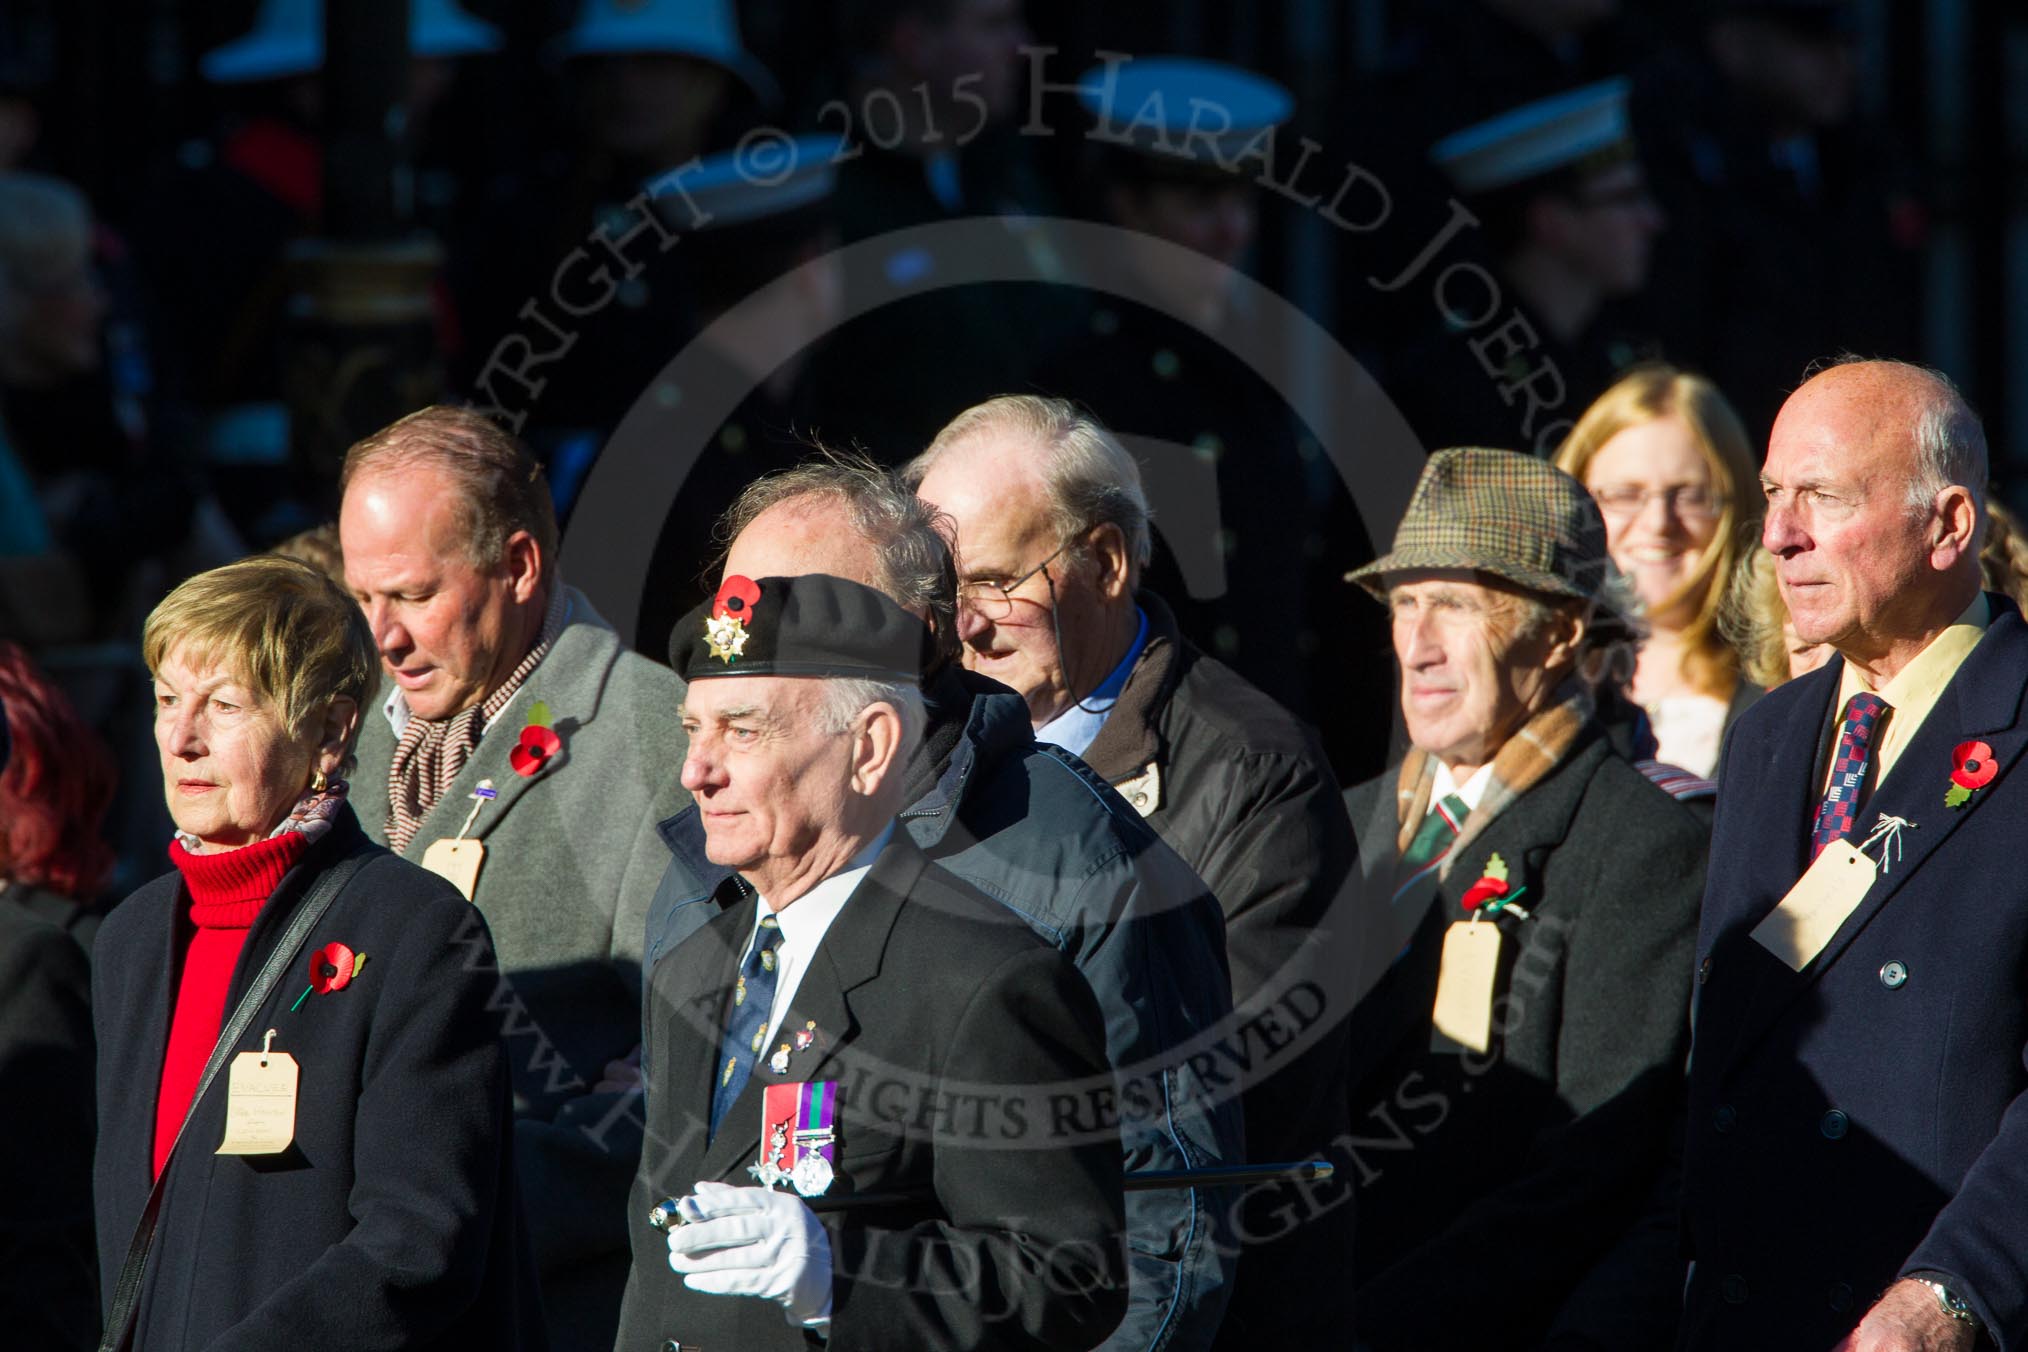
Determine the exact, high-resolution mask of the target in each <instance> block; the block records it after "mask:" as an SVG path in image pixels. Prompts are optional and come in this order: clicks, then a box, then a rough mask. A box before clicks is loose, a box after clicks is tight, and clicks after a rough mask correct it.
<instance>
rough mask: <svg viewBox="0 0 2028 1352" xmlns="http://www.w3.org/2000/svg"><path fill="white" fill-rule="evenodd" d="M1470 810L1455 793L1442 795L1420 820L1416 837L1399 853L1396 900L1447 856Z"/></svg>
mask: <svg viewBox="0 0 2028 1352" xmlns="http://www.w3.org/2000/svg"><path fill="white" fill-rule="evenodd" d="M1471 812H1472V810H1471V809H1470V808H1468V807H1466V806H1465V800H1464V799H1462V798H1460V797H1458V796H1457V795H1456V794H1454V793H1449V794H1445V795H1444V798H1443V801H1442V802H1440V803H1438V804H1437V805H1436V806H1435V807H1434V808H1433V809H1432V810H1431V811H1430V812H1429V813H1428V814H1427V815H1426V816H1424V817H1423V819H1422V826H1421V827H1420V828H1418V829H1417V831H1416V833H1415V838H1414V839H1413V840H1411V841H1409V842H1408V848H1407V849H1406V850H1404V851H1402V854H1401V872H1400V874H1399V875H1398V877H1399V882H1398V884H1397V885H1396V887H1395V891H1394V895H1395V896H1396V898H1399V897H1400V896H1401V894H1402V892H1403V891H1405V890H1406V889H1407V887H1408V885H1409V884H1410V883H1412V882H1414V881H1415V880H1416V878H1418V877H1420V876H1421V874H1422V872H1423V870H1425V869H1427V868H1428V867H1429V866H1430V865H1431V864H1434V863H1436V862H1437V861H1438V860H1439V859H1442V858H1443V857H1444V855H1445V854H1447V853H1449V851H1450V848H1451V845H1452V843H1453V842H1455V841H1456V840H1457V838H1458V833H1459V832H1460V831H1462V830H1464V829H1465V818H1466V817H1468V816H1470V815H1471Z"/></svg>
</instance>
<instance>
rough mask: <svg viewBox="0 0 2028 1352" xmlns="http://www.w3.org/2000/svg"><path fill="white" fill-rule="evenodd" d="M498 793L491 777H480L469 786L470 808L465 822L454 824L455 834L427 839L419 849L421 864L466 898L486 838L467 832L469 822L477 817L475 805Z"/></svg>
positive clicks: (476, 876) (483, 856) (475, 887)
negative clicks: (427, 842)
mask: <svg viewBox="0 0 2028 1352" xmlns="http://www.w3.org/2000/svg"><path fill="white" fill-rule="evenodd" d="M499 796H500V791H499V790H498V789H496V788H494V787H493V781H492V780H490V779H482V780H480V781H479V787H478V788H476V789H473V790H472V810H471V811H470V812H467V813H466V814H465V824H464V825H463V826H460V827H459V828H458V834H457V835H456V836H455V837H452V836H446V837H445V838H444V839H442V840H435V841H431V842H430V847H429V848H428V849H427V850H424V851H423V857H422V866H423V867H424V868H426V869H428V870H429V871H430V872H432V873H434V874H436V875H437V876H438V877H439V878H447V879H449V880H450V882H451V885H452V886H454V887H456V888H457V889H458V891H459V892H461V893H462V894H463V895H464V898H465V900H466V901H470V900H471V899H472V893H473V892H475V891H477V890H478V887H479V866H480V865H481V864H483V863H485V862H486V842H485V841H483V840H479V839H477V838H475V837H473V836H472V835H471V834H470V832H471V830H472V824H473V823H474V822H476V821H478V820H479V809H480V808H482V807H484V806H485V805H486V804H487V803H489V802H491V801H492V800H493V799H495V798H498V797H499Z"/></svg>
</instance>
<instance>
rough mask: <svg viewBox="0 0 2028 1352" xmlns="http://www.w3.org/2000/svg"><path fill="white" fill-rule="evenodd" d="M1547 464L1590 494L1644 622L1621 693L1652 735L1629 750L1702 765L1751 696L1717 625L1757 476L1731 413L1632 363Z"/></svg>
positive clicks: (1749, 538) (1676, 376)
mask: <svg viewBox="0 0 2028 1352" xmlns="http://www.w3.org/2000/svg"><path fill="white" fill-rule="evenodd" d="M1556 464H1557V467H1558V468H1559V469H1562V470H1564V471H1566V472H1568V473H1569V474H1571V475H1572V476H1574V477H1575V478H1576V479H1577V480H1578V481H1579V482H1580V483H1582V484H1584V486H1585V487H1586V488H1588V489H1590V490H1591V494H1592V496H1593V497H1594V498H1596V499H1597V500H1598V505H1599V509H1600V511H1601V513H1602V514H1603V515H1604V517H1605V527H1606V546H1607V550H1608V552H1609V553H1610V554H1611V555H1612V560H1613V564H1614V565H1615V566H1616V567H1617V568H1618V569H1619V570H1620V571H1621V572H1622V573H1624V574H1626V576H1627V578H1628V579H1629V580H1630V581H1631V582H1632V583H1633V587H1634V592H1635V594H1636V596H1637V597H1638V598H1639V599H1640V602H1641V607H1642V610H1643V613H1644V614H1645V617H1646V619H1647V621H1648V624H1649V627H1650V630H1651V633H1650V636H1649V638H1648V640H1647V642H1646V643H1645V644H1644V645H1643V646H1642V648H1641V651H1640V655H1639V657H1638V659H1637V660H1636V662H1635V665H1634V669H1633V671H1632V673H1631V680H1629V681H1627V683H1626V686H1625V690H1626V693H1627V694H1628V695H1630V696H1631V697H1632V699H1633V701H1634V703H1635V704H1637V705H1638V706H1639V707H1640V709H1641V710H1642V711H1643V713H1644V714H1645V716H1646V720H1647V722H1648V724H1649V725H1650V727H1651V728H1652V733H1653V740H1654V742H1655V744H1656V746H1655V749H1653V750H1649V749H1648V748H1647V747H1646V746H1645V745H1644V744H1643V742H1644V740H1645V739H1643V738H1641V737H1639V735H1638V732H1637V733H1636V736H1635V738H1634V739H1633V747H1632V749H1633V750H1634V751H1635V752H1636V757H1637V758H1638V757H1639V756H1640V755H1643V754H1645V755H1650V756H1652V757H1653V758H1655V759H1658V760H1662V761H1665V762H1668V763H1669V764H1672V765H1679V766H1681V767H1683V768H1684V769H1686V770H1689V771H1691V772H1692V773H1694V774H1698V775H1710V774H1711V773H1713V771H1714V770H1715V769H1716V767H1717V764H1718V749H1719V743H1720V741H1721V740H1722V738H1723V736H1724V733H1725V730H1726V729H1727V728H1729V727H1730V726H1731V725H1732V721H1733V720H1734V719H1735V718H1737V717H1738V716H1739V714H1740V712H1741V711H1742V710H1743V709H1745V708H1746V706H1747V705H1748V704H1750V703H1752V701H1753V699H1754V698H1755V697H1757V696H1758V695H1759V693H1760V690H1759V688H1758V687H1756V686H1754V685H1752V684H1750V683H1749V682H1747V681H1746V680H1745V679H1744V678H1743V677H1742V675H1741V673H1740V664H1739V658H1738V656H1737V654H1735V653H1734V651H1733V649H1732V647H1731V645H1730V644H1728V643H1727V642H1726V640H1725V637H1724V635H1723V634H1722V633H1721V632H1720V630H1719V625H1718V616H1719V611H1720V608H1721V605H1722V603H1723V602H1724V599H1725V596H1726V592H1727V590H1728V587H1729V586H1730V583H1731V578H1732V574H1733V572H1734V570H1736V569H1737V568H1738V567H1739V565H1740V561H1741V559H1742V558H1743V557H1744V556H1745V553H1746V551H1747V550H1748V549H1749V548H1750V547H1751V546H1752V544H1753V542H1754V540H1755V538H1756V537H1757V535H1758V533H1759V528H1760V515H1761V505H1760V504H1761V495H1760V488H1759V483H1758V477H1757V472H1756V469H1755V465H1754V459H1753V455H1752V452H1751V451H1750V450H1749V449H1748V446H1747V440H1746V431H1745V428H1744V427H1742V426H1741V424H1740V420H1739V415H1738V414H1737V413H1735V412H1734V411H1733V409H1732V406H1731V405H1730V404H1729V403H1727V402H1726V400H1725V396H1724V395H1722V394H1720V393H1719V391H1718V388H1717V387H1716V386H1715V385H1713V384H1712V383H1711V382H1710V381H1708V380H1706V379H1704V378H1703V377H1701V376H1695V375H1691V374H1689V373H1688V372H1685V371H1680V370H1677V369H1676V368H1674V367H1671V366H1661V365H1656V366H1646V367H1641V368H1639V369H1637V370H1635V371H1632V372H1630V373H1629V374H1627V375H1626V376H1624V377H1623V378H1621V379H1620V381H1619V382H1618V383H1617V384H1615V385H1613V386H1612V388H1610V389H1608V390H1607V391H1606V392H1605V393H1604V394H1603V395H1601V396H1599V398H1598V400H1597V401H1596V402H1595V403H1593V404H1592V406H1591V407H1590V408H1589V409H1587V410H1585V413H1584V416H1583V417H1582V418H1580V419H1578V422H1577V426H1576V427H1574V428H1573V429H1571V433H1570V435H1569V436H1568V437H1567V438H1565V439H1564V442H1563V445H1562V447H1561V448H1559V449H1558V451H1557V453H1556ZM1619 675H1620V676H1622V677H1624V676H1625V675H1626V673H1619Z"/></svg>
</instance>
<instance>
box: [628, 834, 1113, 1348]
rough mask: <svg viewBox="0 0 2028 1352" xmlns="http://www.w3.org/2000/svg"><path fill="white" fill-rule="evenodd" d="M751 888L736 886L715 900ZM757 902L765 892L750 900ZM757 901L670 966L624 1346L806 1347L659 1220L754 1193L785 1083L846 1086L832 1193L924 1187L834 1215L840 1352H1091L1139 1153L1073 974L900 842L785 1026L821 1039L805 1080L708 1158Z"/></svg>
mask: <svg viewBox="0 0 2028 1352" xmlns="http://www.w3.org/2000/svg"><path fill="white" fill-rule="evenodd" d="M740 895H741V893H740V889H738V888H737V887H736V886H734V885H733V884H730V883H729V884H727V885H726V887H724V888H723V889H721V891H720V892H719V893H718V894H717V896H718V897H719V898H721V899H731V898H735V897H739V896H740ZM747 895H749V896H750V894H747ZM752 925H753V902H752V901H751V900H741V901H738V902H737V903H736V904H728V905H726V906H724V908H723V909H722V910H720V911H719V913H718V914H717V915H716V916H715V917H714V918H713V919H712V920H711V921H710V922H709V923H708V924H707V925H705V927H704V928H703V929H701V930H699V931H698V932H696V933H695V934H693V935H691V936H690V937H689V938H688V939H686V940H684V941H683V942H682V943H681V944H679V945H678V946H677V947H676V948H675V949H674V950H673V951H671V952H670V953H668V954H667V955H666V956H665V957H663V958H662V960H661V961H659V962H658V963H656V965H655V970H654V972H653V974H652V977H651V982H650V991H649V1018H650V1022H649V1026H648V1040H647V1045H646V1050H645V1052H644V1053H643V1061H642V1065H643V1068H644V1069H645V1070H646V1071H647V1074H648V1080H649V1086H650V1089H649V1098H648V1103H649V1110H650V1120H649V1124H648V1132H647V1145H646V1148H645V1150H644V1152H643V1157H642V1167H641V1173H640V1176H639V1177H638V1178H637V1179H636V1181H635V1186H634V1208H633V1212H632V1214H631V1216H630V1218H629V1219H630V1220H632V1221H633V1223H634V1224H635V1225H636V1227H637V1228H636V1230H635V1232H634V1233H635V1244H634V1271H633V1276H632V1279H631V1280H630V1281H629V1282H628V1284H627V1300H626V1304H625V1306H624V1308H623V1309H622V1311H621V1316H620V1341H619V1344H618V1346H619V1348H621V1349H636V1348H638V1349H646V1350H647V1352H657V1350H658V1349H660V1348H662V1347H663V1343H664V1340H665V1339H674V1340H676V1341H678V1342H680V1343H682V1344H683V1345H684V1346H685V1347H690V1346H698V1347H702V1348H704V1349H707V1352H719V1350H720V1349H726V1350H728V1352H730V1350H731V1349H738V1352H761V1350H763V1349H767V1348H785V1349H786V1348H802V1347H805V1346H806V1343H805V1337H804V1334H803V1333H802V1332H801V1331H800V1330H797V1329H793V1328H791V1327H790V1326H789V1325H788V1323H787V1321H786V1320H785V1319H784V1318H783V1315H782V1311H781V1309H780V1307H778V1306H776V1305H774V1304H773V1303H771V1302H766V1301H760V1300H754V1299H750V1298H746V1297H733V1296H713V1295H700V1294H698V1293H696V1292H693V1291H691V1290H690V1289H689V1288H688V1287H686V1286H684V1285H683V1282H682V1279H681V1278H679V1277H678V1276H676V1274H675V1273H673V1272H672V1271H670V1268H669V1261H668V1259H669V1251H668V1246H667V1244H666V1242H665V1241H664V1239H663V1237H662V1235H661V1234H660V1233H658V1232H657V1231H655V1230H652V1229H650V1228H649V1227H648V1226H647V1224H646V1223H645V1219H644V1218H645V1217H646V1215H647V1212H648V1209H649V1208H650V1207H651V1206H652V1205H653V1204H654V1203H655V1202H656V1201H657V1200H659V1199H660V1198H662V1197H664V1196H680V1195H681V1194H683V1193H685V1192H688V1191H689V1190H691V1188H692V1187H693V1186H694V1185H695V1184H696V1182H697V1181H698V1180H700V1179H718V1180H722V1181H724V1182H728V1183H734V1184H738V1185H741V1186H752V1185H753V1179H752V1177H751V1176H750V1175H749V1174H748V1173H747V1167H748V1166H749V1165H751V1164H753V1163H754V1162H755V1160H756V1159H757V1157H758V1147H759V1145H760V1123H761V1105H762V1097H763V1087H764V1086H765V1085H766V1084H768V1083H770V1082H777V1081H779V1080H783V1079H787V1080H798V1081H812V1080H836V1081H837V1082H838V1083H839V1085H840V1090H839V1093H840V1095H841V1098H842V1106H841V1108H840V1110H839V1128H838V1142H837V1147H836V1157H837V1174H838V1177H837V1180H836V1182H835V1183H834V1184H833V1185H832V1188H831V1192H832V1193H833V1194H834V1195H842V1194H846V1193H852V1192H888V1191H896V1190H912V1189H913V1190H921V1193H922V1195H921V1197H920V1200H919V1201H915V1202H912V1203H910V1204H906V1205H900V1206H892V1207H885V1208H881V1209H879V1210H856V1211H848V1212H844V1213H832V1214H830V1215H827V1216H826V1217H825V1225H826V1227H827V1228H828V1229H829V1231H830V1236H831V1259H832V1264H833V1278H832V1293H833V1294H832V1300H833V1316H832V1324H831V1329H830V1335H829V1343H828V1345H829V1347H830V1348H831V1349H833V1350H834V1352H856V1350H857V1349H862V1348H864V1349H882V1350H883V1352H886V1350H888V1349H895V1348H949V1349H954V1350H955V1349H959V1348H1007V1349H1016V1348H1019V1349H1035V1350H1036V1352H1041V1350H1042V1349H1051V1350H1052V1352H1056V1350H1060V1349H1071V1348H1089V1347H1093V1346H1095V1345H1096V1344H1098V1343H1099V1342H1100V1341H1102V1340H1103V1339H1104V1337H1105V1336H1106V1334H1107V1333H1109V1332H1110V1331H1111V1330H1112V1328H1113V1326H1114V1325H1115V1324H1117V1323H1118V1322H1119V1319H1120V1316H1121V1314H1122V1312H1123V1311H1124V1310H1125V1308H1126V1269H1125V1260H1124V1255H1123V1246H1122V1239H1121V1230H1122V1226H1123V1223H1124V1222H1123V1218H1122V1210H1121V1193H1120V1145H1119V1136H1118V1132H1117V1129H1116V1128H1115V1127H1113V1126H1112V1125H1111V1123H1110V1121H1106V1122H1103V1123H1101V1122H1098V1121H1097V1119H1095V1118H1094V1117H1093V1115H1092V1114H1091V1113H1090V1112H1089V1111H1088V1108H1089V1105H1090V1103H1091V1102H1092V1101H1093V1100H1092V1098H1091V1096H1092V1095H1093V1094H1101V1095H1109V1094H1110V1092H1111V1087H1112V1082H1113V1081H1112V1074H1111V1071H1110V1070H1109V1069H1108V1068H1107V1064H1106V1057H1105V1040H1104V1033H1103V1028H1102V1024H1101V1021H1100V1017H1099V1011H1098V1006H1097V1003H1096V1002H1095V1001H1094V1000H1093V999H1092V997H1091V992H1090V990H1089V989H1088V988H1087V987H1086V985H1085V984H1084V982H1083V981H1082V980H1081V979H1080V978H1079V977H1078V975H1077V971H1076V969H1075V968H1073V967H1072V966H1071V965H1070V963H1069V961H1068V960H1067V959H1065V958H1064V956H1063V955H1062V954H1061V953H1059V952H1057V951H1056V950H1055V949H1053V948H1050V947H1048V946H1046V945H1044V944H1043V943H1042V942H1041V941H1040V940H1038V939H1037V938H1035V936H1034V935H1033V934H1032V933H1030V932H1029V930H1028V927H1027V926H1026V925H1025V924H1023V923H1022V922H1021V921H1020V920H1019V919H1018V918H1017V917H1015V916H1013V915H1011V914H1010V913H1008V911H1007V910H1006V909H1005V908H1004V907H1001V906H998V905H996V904H995V903H993V902H991V901H989V900H988V899H987V898H985V897H984V896H982V895H981V894H980V893H978V892H976V891H975V890H973V889H972V888H970V887H968V886H966V885H965V884H964V883H961V882H960V881H958V880H957V879H956V878H955V877H953V876H951V875H950V874H948V873H946V872H944V871H943V870H942V869H940V868H938V867H937V866H936V865H934V864H932V863H930V862H929V861H928V860H927V859H926V858H925V857H924V856H923V854H922V851H921V850H920V849H919V848H918V847H917V846H916V845H915V844H914V843H913V842H912V841H911V840H909V838H908V836H907V833H905V832H902V831H897V832H896V833H895V835H894V838H893V840H892V842H891V843H890V844H889V845H888V846H887V848H886V849H885V850H883V851H882V852H881V855H880V858H879V859H878V860H877V861H876V862H875V864H874V866H873V868H872V870H871V872H869V873H868V874H867V876H866V878H865V880H864V881H863V882H862V883H861V884H860V885H859V887H858V889H857V890H856V891H854V893H853V894H852V897H851V899H850V900H848V901H847V902H846V903H845V906H844V909H843V910H841V911H840V912H839V914H838V917H837V919H836V920H834V921H833V922H832V924H831V927H830V929H829V930H828V931H827V932H826V934H825V936H824V940H823V943H822V944H821V945H820V946H819V947H818V949H817V952H816V954H815V955H814V957H813V958H812V960H811V962H810V965H809V966H808V968H807V969H806V972H805V974H804V977H803V979H802V984H801V985H800V987H799V988H798V989H797V991H796V995H795V999H794V1002H793V1004H792V1006H791V1008H790V1011H789V1013H788V1015H787V1016H786V1018H785V1019H784V1021H783V1027H785V1028H789V1027H794V1028H802V1027H803V1026H804V1025H805V1024H806V1023H807V1022H808V1021H811V1020H814V1021H815V1022H816V1025H817V1042H816V1044H815V1046H814V1047H813V1048H812V1049H811V1051H810V1052H808V1053H805V1054H803V1055H801V1056H797V1057H792V1058H791V1061H790V1064H789V1070H788V1074H787V1075H786V1076H776V1075H775V1074H774V1073H773V1072H772V1071H771V1070H770V1069H769V1068H768V1067H767V1066H766V1065H762V1066H760V1067H758V1068H756V1070H755V1072H754V1075H753V1078H752V1079H751V1080H749V1081H748V1082H747V1086H746V1088H745V1090H744V1091H743V1092H742V1093H741V1094H740V1096H739V1098H738V1099H737V1100H735V1101H734V1103H733V1105H732V1107H731V1109H730V1110H729V1112H728V1113H727V1115H726V1118H725V1121H724V1123H723V1124H722V1125H721V1127H720V1129H719V1132H718V1135H717V1136H716V1137H715V1138H713V1139H712V1140H711V1141H710V1142H709V1143H708V1144H707V1143H706V1141H705V1139H704V1138H705V1120H706V1117H707V1114H708V1110H709V1105H710V1099H711V1077H712V1074H713V1071H714V1069H715V1068H716V1065H717V1059H718V1043H719V1036H720V1030H721V1029H722V1027H723V1020H724V1017H725V1011H726V1010H727V1008H728V1007H729V1002H730V999H731V991H732V986H733V982H734V979H735V977H736V975H737V972H738V966H739V960H740V957H741V955H742V954H743V953H744V952H745V950H746V946H747V940H748V937H749V935H750V933H751V928H752Z"/></svg>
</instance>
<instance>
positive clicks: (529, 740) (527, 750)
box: [507, 723, 563, 775]
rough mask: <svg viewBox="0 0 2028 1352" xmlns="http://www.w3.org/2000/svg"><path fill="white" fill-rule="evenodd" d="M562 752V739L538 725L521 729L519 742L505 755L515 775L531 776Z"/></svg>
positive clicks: (530, 725) (533, 724)
mask: <svg viewBox="0 0 2028 1352" xmlns="http://www.w3.org/2000/svg"><path fill="white" fill-rule="evenodd" d="M561 750H563V738H561V737H559V736H557V735H556V734H555V733H554V732H551V731H550V730H549V729H548V728H545V727H543V726H541V725H540V724H538V723H530V724H529V725H528V726H527V727H525V728H523V729H521V741H520V743H519V744H518V745H517V746H515V748H514V749H513V750H512V751H509V752H508V753H507V763H508V764H509V765H511V766H513V767H514V773H515V774H517V775H532V774H536V773H538V772H540V771H541V769H542V767H543V766H545V765H547V764H549V759H550V757H552V756H554V755H555V754H556V753H557V752H559V751H561Z"/></svg>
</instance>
